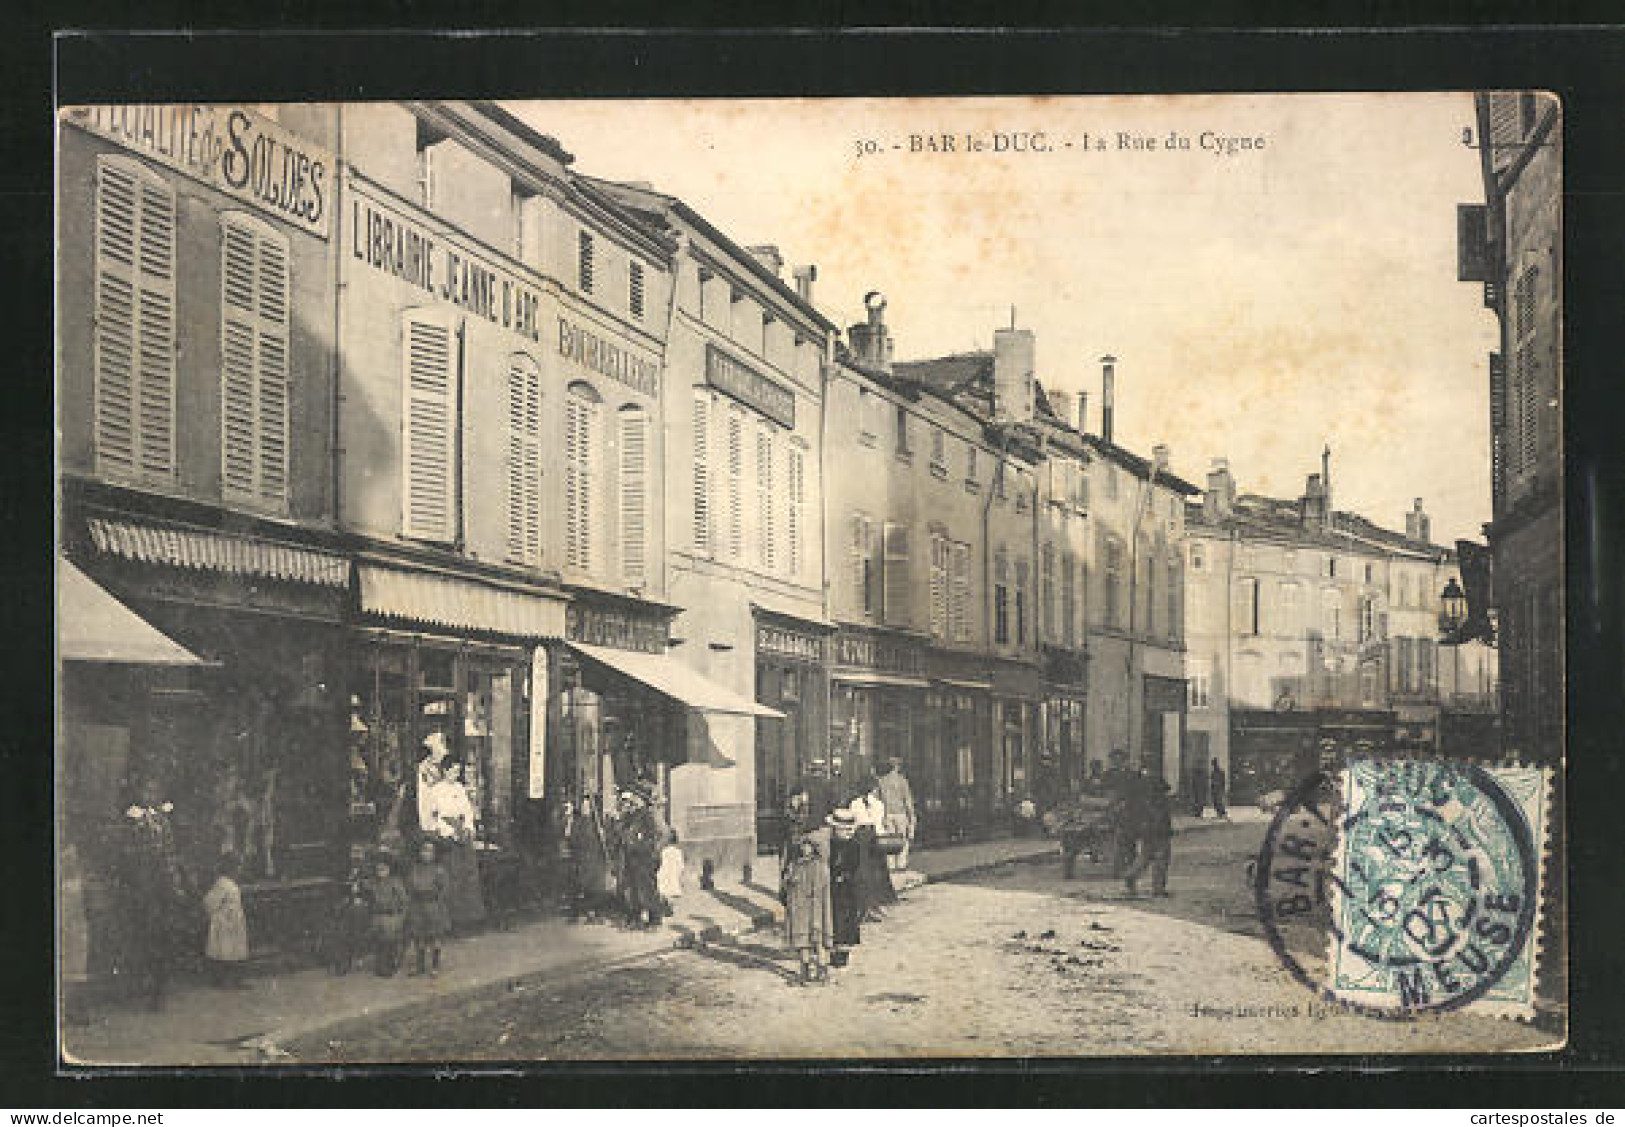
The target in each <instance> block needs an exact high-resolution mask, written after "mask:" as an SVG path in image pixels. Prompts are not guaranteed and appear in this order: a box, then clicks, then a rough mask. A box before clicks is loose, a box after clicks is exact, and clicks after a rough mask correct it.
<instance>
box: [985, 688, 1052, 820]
mask: <svg viewBox="0 0 1625 1127" xmlns="http://www.w3.org/2000/svg"><path fill="white" fill-rule="evenodd" d="M1043 701H1044V682H1043V676H1042V674H1041V673H1040V671H1039V669H1038V667H1037V666H1034V665H1026V664H1023V663H1019V662H1013V661H1001V662H997V663H995V665H994V668H993V737H994V738H993V753H994V764H993V768H994V780H995V785H994V789H993V793H992V795H991V796H990V802H989V805H990V810H989V823H988V825H989V827H999V828H1005V827H1012V828H1013V827H1014V826H1015V818H1016V816H1017V812H1018V810H1019V808H1020V805H1021V803H1022V802H1023V801H1025V800H1028V799H1031V800H1032V801H1033V802H1034V804H1035V805H1036V804H1037V801H1038V800H1037V796H1036V795H1035V794H1034V793H1033V782H1034V776H1035V772H1036V768H1037V759H1038V756H1037V744H1038V742H1039V731H1040V728H1039V722H1040V721H1039V717H1040V709H1041V707H1042V704H1043Z"/></svg>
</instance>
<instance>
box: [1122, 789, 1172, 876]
mask: <svg viewBox="0 0 1625 1127" xmlns="http://www.w3.org/2000/svg"><path fill="white" fill-rule="evenodd" d="M1144 782H1145V786H1144V793H1145V803H1144V821H1143V822H1142V824H1141V829H1140V838H1139V846H1140V857H1139V860H1137V861H1136V862H1135V863H1134V866H1133V867H1132V868H1131V869H1129V871H1128V872H1127V873H1126V874H1125V875H1124V876H1123V884H1124V886H1125V887H1127V889H1128V894H1129V895H1130V896H1136V895H1138V894H1139V888H1138V886H1137V882H1138V881H1139V879H1140V874H1141V873H1143V872H1145V870H1146V869H1147V868H1149V869H1150V870H1151V895H1153V896H1167V895H1168V862H1169V861H1170V860H1171V859H1172V856H1173V849H1174V820H1173V803H1172V799H1171V796H1170V795H1169V793H1168V784H1167V783H1166V782H1164V781H1163V780H1161V779H1146V780H1145V781H1144Z"/></svg>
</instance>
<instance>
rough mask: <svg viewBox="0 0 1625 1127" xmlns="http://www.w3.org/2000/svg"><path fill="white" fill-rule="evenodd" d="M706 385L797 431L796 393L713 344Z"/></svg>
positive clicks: (708, 350) (707, 358)
mask: <svg viewBox="0 0 1625 1127" xmlns="http://www.w3.org/2000/svg"><path fill="white" fill-rule="evenodd" d="M705 382H706V383H708V384H710V385H711V386H712V387H714V388H716V389H717V390H718V391H720V392H722V393H723V394H725V395H731V396H733V397H734V398H735V399H737V400H739V401H740V402H741V403H743V404H744V405H745V406H747V407H749V408H751V409H752V410H755V411H760V412H761V413H762V414H764V415H766V416H767V417H768V418H770V419H772V420H773V421H774V422H776V423H778V424H779V425H780V426H783V427H787V428H788V429H790V430H794V429H795V427H796V397H795V393H794V392H792V391H790V390H789V389H788V388H785V387H781V386H780V385H778V384H776V383H774V382H773V381H772V380H770V379H768V378H767V377H766V376H764V375H762V374H761V373H760V372H758V371H756V370H755V369H754V368H747V367H746V366H745V365H744V364H742V363H740V362H739V361H738V360H735V359H734V358H733V357H732V356H730V355H728V354H727V353H726V352H724V351H722V350H721V349H720V348H718V347H717V346H716V345H714V344H708V345H706V346H705Z"/></svg>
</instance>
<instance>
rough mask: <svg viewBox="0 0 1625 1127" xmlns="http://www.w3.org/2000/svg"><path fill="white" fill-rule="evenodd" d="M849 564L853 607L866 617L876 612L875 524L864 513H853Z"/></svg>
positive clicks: (848, 552) (848, 551) (848, 550)
mask: <svg viewBox="0 0 1625 1127" xmlns="http://www.w3.org/2000/svg"><path fill="white" fill-rule="evenodd" d="M851 537H852V538H851V541H850V543H849V545H848V548H847V566H848V567H849V569H850V578H851V583H852V608H853V610H854V611H857V612H859V613H861V614H862V615H863V616H864V617H866V618H869V617H873V615H874V613H875V591H874V526H873V525H872V524H871V523H870V521H869V518H868V517H867V516H865V515H864V514H862V513H853V514H852V527H851Z"/></svg>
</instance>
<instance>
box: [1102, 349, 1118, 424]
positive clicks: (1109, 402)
mask: <svg viewBox="0 0 1625 1127" xmlns="http://www.w3.org/2000/svg"><path fill="white" fill-rule="evenodd" d="M1116 406H1117V357H1115V356H1102V357H1101V358H1100V437H1101V438H1103V439H1105V440H1106V441H1107V442H1110V441H1111V440H1112V414H1113V412H1114V409H1115V408H1116Z"/></svg>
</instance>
